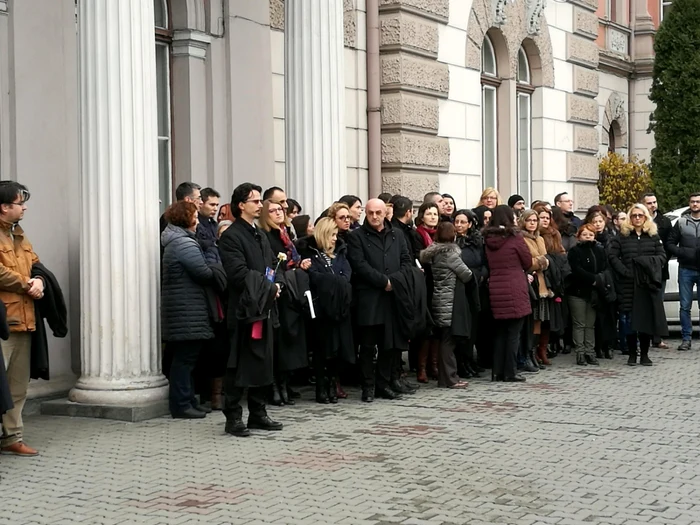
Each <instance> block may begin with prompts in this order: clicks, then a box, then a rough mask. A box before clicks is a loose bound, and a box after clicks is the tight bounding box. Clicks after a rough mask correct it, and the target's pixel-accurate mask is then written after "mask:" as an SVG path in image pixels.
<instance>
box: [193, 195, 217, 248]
mask: <svg viewBox="0 0 700 525" xmlns="http://www.w3.org/2000/svg"><path fill="white" fill-rule="evenodd" d="M200 195H201V199H202V204H201V205H200V206H199V224H198V225H197V231H196V233H195V236H196V238H197V242H198V243H199V245H200V246H201V247H202V251H203V252H204V257H206V258H207V261H210V262H219V250H218V248H217V247H216V241H217V239H218V236H217V227H218V225H217V223H216V213H217V212H218V211H219V199H220V198H221V195H219V192H218V191H216V190H215V189H214V188H204V189H203V190H202V191H201V193H200Z"/></svg>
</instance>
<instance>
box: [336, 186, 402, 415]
mask: <svg viewBox="0 0 700 525" xmlns="http://www.w3.org/2000/svg"><path fill="white" fill-rule="evenodd" d="M365 214H366V219H365V222H364V224H363V225H362V226H361V227H360V228H357V229H356V230H355V231H353V232H352V233H351V234H350V235H349V237H348V258H349V259H350V265H351V266H352V283H353V294H354V298H355V302H356V305H357V325H358V327H359V334H358V342H359V344H360V368H361V370H362V400H363V401H366V402H371V401H374V396H375V386H376V394H377V395H378V396H379V397H382V398H385V399H396V398H397V397H398V394H399V393H402V392H403V391H404V390H405V391H406V392H408V388H407V387H406V386H405V385H403V384H401V383H400V381H399V378H397V377H396V376H395V374H396V371H397V369H398V366H397V364H398V363H397V360H399V359H400V357H401V351H402V350H406V349H407V347H408V345H407V344H406V342H405V340H403V339H404V338H403V337H401V334H399V331H398V330H397V329H396V323H395V322H394V318H395V315H396V311H395V307H394V305H393V301H392V296H391V293H392V286H391V280H390V278H389V276H390V275H392V274H394V273H396V272H399V271H401V270H404V269H407V268H409V267H410V266H411V264H412V263H413V261H412V260H411V255H410V254H409V252H408V248H407V246H406V240H405V238H404V236H403V235H401V234H399V233H398V232H397V231H395V230H394V228H393V227H392V225H391V223H390V222H389V221H387V220H386V204H384V202H382V201H381V200H379V199H371V200H370V201H368V202H367V206H366V208H365ZM375 348H377V349H378V355H377V365H376V383H375V367H374V352H375ZM394 388H396V389H399V390H400V392H397V391H396V390H394Z"/></svg>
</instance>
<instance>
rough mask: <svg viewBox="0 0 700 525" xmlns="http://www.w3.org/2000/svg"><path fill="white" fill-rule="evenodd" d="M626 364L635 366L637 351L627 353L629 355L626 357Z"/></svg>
mask: <svg viewBox="0 0 700 525" xmlns="http://www.w3.org/2000/svg"><path fill="white" fill-rule="evenodd" d="M627 364H628V365H629V366H637V352H634V353H632V352H630V353H629V357H628V358H627Z"/></svg>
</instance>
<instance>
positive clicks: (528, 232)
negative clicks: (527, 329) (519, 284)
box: [518, 210, 554, 371]
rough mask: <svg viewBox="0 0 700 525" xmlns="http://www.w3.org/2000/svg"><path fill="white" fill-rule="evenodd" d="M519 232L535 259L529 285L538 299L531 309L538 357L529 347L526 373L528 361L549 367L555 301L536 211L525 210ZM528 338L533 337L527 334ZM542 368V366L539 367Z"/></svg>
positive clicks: (545, 248)
mask: <svg viewBox="0 0 700 525" xmlns="http://www.w3.org/2000/svg"><path fill="white" fill-rule="evenodd" d="M518 225H519V226H520V230H521V231H522V232H523V238H524V239H525V244H526V245H527V248H528V250H530V255H531V256H532V265H531V266H530V269H529V271H528V273H529V274H530V275H532V277H533V280H532V281H531V283H530V285H531V286H532V288H534V291H535V294H534V295H535V297H536V298H537V299H536V300H535V302H534V304H533V308H532V320H533V322H534V323H533V327H532V334H534V335H535V337H536V339H537V356H536V357H535V356H534V355H532V354H533V352H532V351H531V348H532V346H533V345H531V344H528V345H527V346H526V351H527V352H528V354H527V355H526V356H524V357H525V370H527V369H528V363H527V358H528V357H529V358H530V359H532V361H533V364H535V365H537V364H538V361H539V362H540V363H542V364H543V365H550V364H551V363H550V362H549V359H548V358H547V345H548V344H549V319H550V308H551V302H552V298H553V297H554V294H553V293H552V290H550V289H549V287H548V286H547V281H546V280H545V277H544V271H545V270H546V269H547V268H549V259H547V247H546V246H545V243H544V239H543V238H542V236H541V235H540V231H539V230H540V218H539V215H538V214H537V212H536V211H535V210H525V211H524V212H523V214H522V215H521V216H520V220H519V221H518ZM528 335H530V334H529V333H528ZM538 368H539V366H538ZM530 371H534V370H530Z"/></svg>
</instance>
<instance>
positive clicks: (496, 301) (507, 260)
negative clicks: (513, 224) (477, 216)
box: [485, 229, 532, 319]
mask: <svg viewBox="0 0 700 525" xmlns="http://www.w3.org/2000/svg"><path fill="white" fill-rule="evenodd" d="M485 238H486V242H485V244H486V259H487V260H488V263H489V296H490V298H491V311H492V312H493V317H494V319H519V318H521V317H525V316H527V315H530V314H531V313H532V307H531V306H530V292H529V290H528V288H527V287H528V286H529V285H528V282H527V276H526V275H525V272H526V271H527V270H528V269H529V268H530V266H531V265H532V255H531V254H530V250H529V249H528V247H527V245H526V244H525V240H524V239H523V237H522V235H520V234H517V235H513V234H512V233H511V234H507V230H504V229H488V230H487V231H486V232H485Z"/></svg>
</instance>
